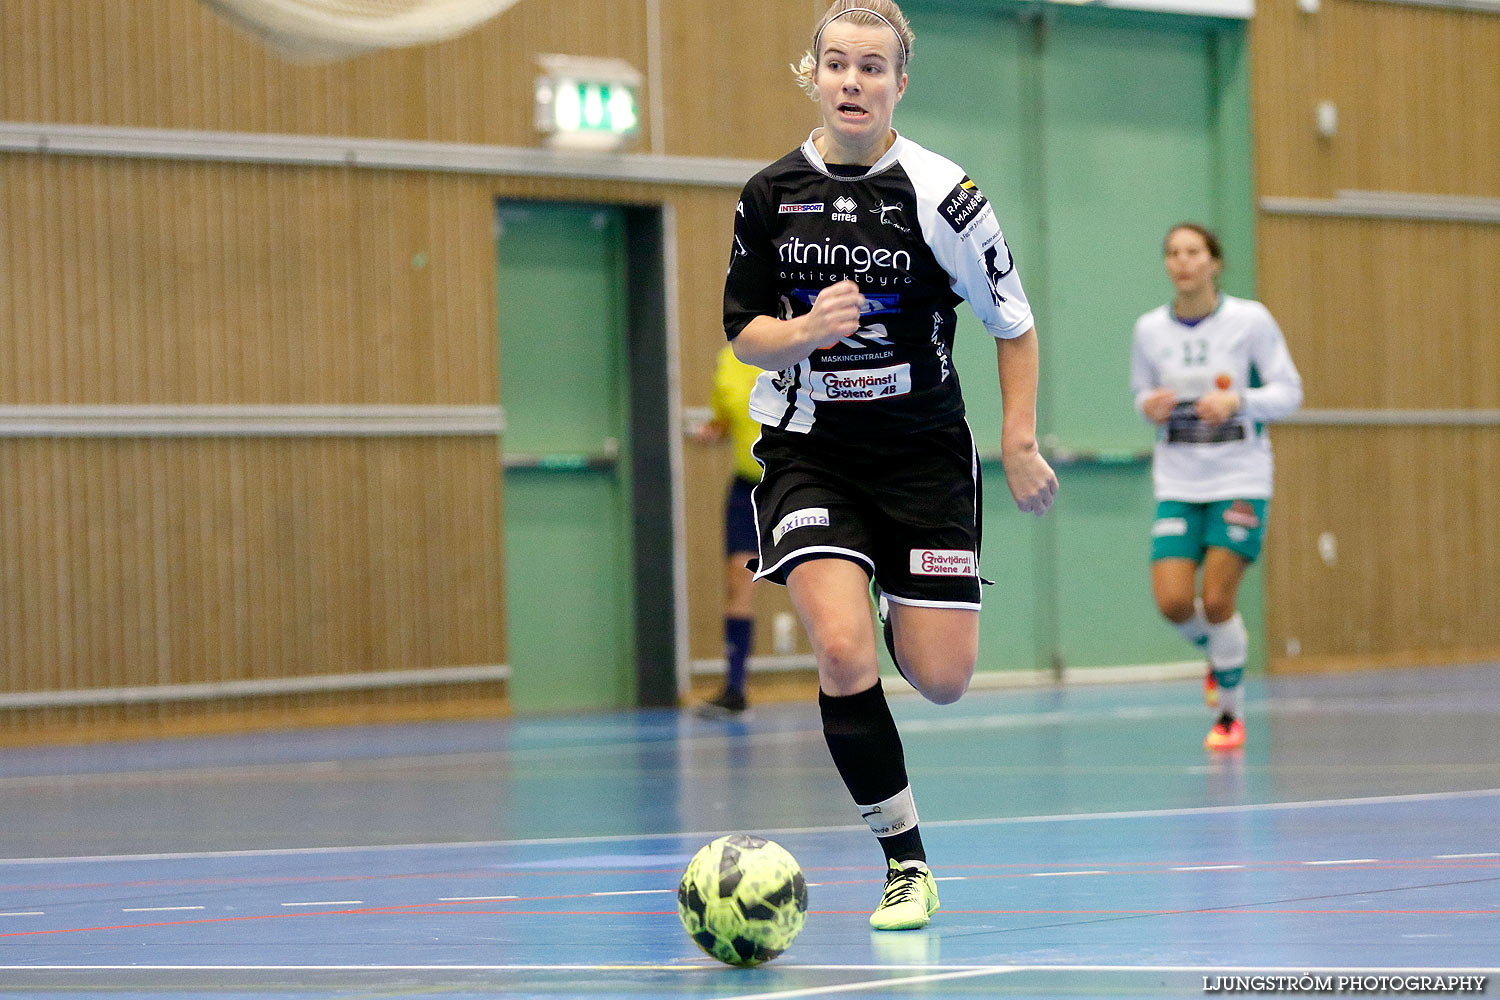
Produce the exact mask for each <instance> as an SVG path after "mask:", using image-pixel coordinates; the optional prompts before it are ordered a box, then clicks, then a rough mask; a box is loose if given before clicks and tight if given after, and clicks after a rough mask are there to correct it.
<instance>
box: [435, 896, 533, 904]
mask: <svg viewBox="0 0 1500 1000" xmlns="http://www.w3.org/2000/svg"><path fill="white" fill-rule="evenodd" d="M520 898H521V897H520V896H439V897H438V902H439V903H493V902H497V901H499V900H502V899H520Z"/></svg>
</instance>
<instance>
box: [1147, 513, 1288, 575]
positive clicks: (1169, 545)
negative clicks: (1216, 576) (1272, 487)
mask: <svg viewBox="0 0 1500 1000" xmlns="http://www.w3.org/2000/svg"><path fill="white" fill-rule="evenodd" d="M1265 535H1266V501H1265V500H1218V501H1215V502H1214V503H1185V502H1183V501H1181V500H1161V501H1158V502H1157V504H1156V520H1154V521H1152V522H1151V560H1152V561H1153V562H1155V561H1156V560H1157V559H1191V560H1193V562H1202V561H1203V553H1204V552H1205V551H1206V550H1207V549H1208V548H1209V547H1210V546H1213V547H1215V548H1221V549H1229V550H1230V551H1231V552H1237V553H1239V554H1240V555H1241V556H1243V557H1244V558H1245V560H1246V561H1247V562H1255V560H1256V558H1257V557H1258V556H1259V555H1260V546H1261V541H1262V540H1263V539H1264V538H1265Z"/></svg>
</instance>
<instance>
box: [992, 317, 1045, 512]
mask: <svg viewBox="0 0 1500 1000" xmlns="http://www.w3.org/2000/svg"><path fill="white" fill-rule="evenodd" d="M995 354H996V364H997V366H998V368H999V371H1000V398H1001V404H1002V412H1003V415H1004V416H1003V420H1004V423H1003V424H1002V426H1001V428H1000V462H1001V464H1002V465H1003V466H1004V467H1005V484H1006V485H1007V486H1009V487H1010V492H1011V496H1013V497H1015V499H1016V506H1017V507H1019V508H1021V510H1023V511H1025V512H1026V513H1028V514H1035V515H1036V516H1037V517H1041V516H1042V515H1043V514H1045V513H1047V510H1048V509H1049V508H1050V507H1051V506H1052V501H1053V499H1054V498H1055V497H1056V496H1057V473H1055V472H1053V471H1052V466H1051V465H1049V464H1048V463H1047V460H1046V459H1045V458H1043V457H1042V450H1041V447H1040V445H1039V443H1038V441H1037V436H1036V393H1037V381H1038V373H1039V370H1040V351H1039V349H1038V347H1037V340H1036V327H1034V326H1033V327H1030V328H1028V329H1027V330H1026V332H1025V333H1023V334H1021V335H1020V336H1018V337H1000V338H996V340H995Z"/></svg>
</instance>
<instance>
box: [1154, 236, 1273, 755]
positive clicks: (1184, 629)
mask: <svg viewBox="0 0 1500 1000" xmlns="http://www.w3.org/2000/svg"><path fill="white" fill-rule="evenodd" d="M1165 253H1166V268H1167V276H1168V277H1169V278H1171V280H1172V284H1173V286H1174V287H1175V289H1176V295H1175V296H1174V298H1173V299H1172V303H1171V305H1164V306H1159V307H1157V308H1156V309H1153V310H1151V311H1150V312H1148V313H1146V315H1144V316H1142V317H1141V318H1140V319H1138V320H1137V321H1136V324H1135V340H1134V345H1133V347H1132V350H1131V359H1130V386H1131V389H1132V390H1133V391H1134V393H1135V405H1136V409H1137V410H1138V411H1140V413H1141V414H1143V415H1144V416H1145V417H1146V419H1148V420H1150V421H1151V422H1152V423H1153V424H1155V425H1156V428H1157V431H1156V448H1155V452H1154V457H1153V461H1152V467H1151V468H1152V478H1153V480H1154V483H1155V489H1156V501H1157V506H1156V519H1155V521H1154V522H1153V523H1152V526H1151V537H1152V541H1151V590H1152V593H1153V594H1154V596H1155V598H1156V606H1157V607H1158V608H1159V609H1160V610H1161V613H1162V614H1163V615H1164V616H1165V617H1166V619H1167V620H1168V621H1169V622H1171V623H1172V624H1173V626H1175V627H1176V629H1177V630H1178V632H1180V633H1181V634H1182V637H1183V638H1184V639H1186V640H1187V641H1188V642H1190V643H1193V644H1194V645H1195V646H1198V647H1200V648H1206V649H1207V651H1208V660H1209V669H1208V674H1207V676H1206V677H1205V679H1204V696H1205V700H1206V701H1208V703H1209V705H1210V707H1212V708H1214V710H1215V711H1216V713H1217V720H1216V721H1215V722H1214V725H1213V727H1212V728H1211V729H1210V730H1209V732H1208V736H1207V737H1206V738H1205V740H1204V746H1206V747H1207V748H1209V749H1210V750H1232V749H1235V748H1237V747H1241V746H1243V745H1244V742H1245V727H1244V722H1243V721H1242V719H1241V716H1240V708H1241V705H1240V702H1241V688H1240V685H1241V681H1242V679H1243V677H1244V672H1245V660H1246V658H1247V656H1248V651H1249V640H1248V636H1247V633H1246V630H1245V622H1244V619H1243V618H1242V617H1241V616H1240V613H1239V611H1238V610H1236V603H1237V601H1238V597H1239V587H1240V579H1241V578H1242V577H1243V575H1244V572H1245V569H1246V568H1247V567H1248V566H1249V565H1250V564H1251V563H1252V562H1254V561H1255V559H1256V557H1257V556H1259V555H1260V548H1261V540H1262V538H1263V537H1264V534H1265V528H1266V512H1267V504H1268V502H1269V500H1270V499H1271V439H1270V437H1269V436H1268V435H1267V433H1266V424H1267V423H1269V422H1270V421H1273V420H1277V419H1279V418H1281V417H1284V416H1286V415H1287V414H1289V413H1291V412H1292V411H1293V410H1295V409H1297V407H1298V406H1300V405H1301V404H1302V377H1301V376H1300V375H1298V374H1297V367H1296V365H1294V364H1293V363H1292V356H1291V353H1290V352H1288V350H1287V346H1286V340H1285V339H1284V338H1283V337H1282V334H1281V328H1280V327H1279V326H1277V325H1276V320H1275V319H1273V318H1272V317H1271V313H1270V312H1269V311H1268V310H1267V309H1266V307H1265V306H1263V305H1261V304H1260V303H1259V302H1254V301H1252V300H1249V299H1239V298H1235V297H1234V296H1231V295H1225V294H1223V293H1221V292H1220V291H1219V287H1218V278H1219V274H1220V272H1221V271H1223V268H1224V256H1223V251H1222V250H1221V248H1220V245H1219V240H1218V237H1216V236H1215V235H1214V234H1213V233H1212V232H1211V231H1209V230H1208V229H1206V228H1204V227H1203V226H1200V225H1198V224H1196V223H1183V224H1181V225H1177V226H1174V227H1173V228H1172V229H1171V230H1170V231H1169V232H1168V233H1167V238H1166V244H1165ZM1200 567H1201V568H1202V591H1201V594H1200V592H1199V591H1198V589H1197V583H1198V571H1199V568H1200Z"/></svg>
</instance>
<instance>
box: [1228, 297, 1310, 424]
mask: <svg viewBox="0 0 1500 1000" xmlns="http://www.w3.org/2000/svg"><path fill="white" fill-rule="evenodd" d="M1261 311H1262V316H1261V318H1260V322H1259V323H1257V324H1256V328H1255V332H1254V335H1253V336H1252V338H1251V341H1250V363H1251V364H1252V365H1254V366H1255V369H1256V371H1258V372H1259V373H1260V381H1261V384H1260V385H1259V386H1257V387H1255V388H1246V389H1245V390H1244V391H1243V392H1241V393H1240V408H1239V414H1240V416H1243V417H1244V418H1246V419H1247V420H1254V421H1256V422H1257V423H1269V422H1270V421H1273V420H1280V419H1281V418H1282V417H1285V416H1287V415H1288V414H1290V413H1292V412H1294V411H1295V410H1296V409H1297V407H1299V406H1301V405H1302V376H1301V374H1299V373H1298V371H1297V366H1296V364H1294V363H1293V362H1292V353H1291V351H1289V350H1287V346H1286V338H1285V337H1284V336H1283V335H1282V333H1281V327H1280V326H1278V325H1277V323H1276V320H1275V319H1274V318H1273V317H1272V316H1271V313H1270V310H1267V309H1265V307H1264V306H1262V307H1261Z"/></svg>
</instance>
